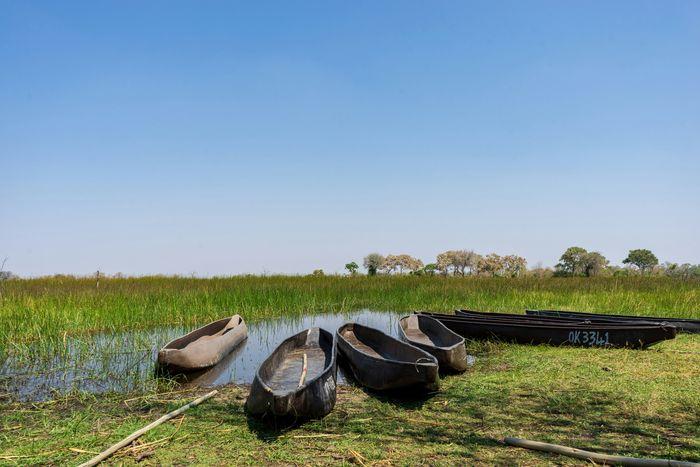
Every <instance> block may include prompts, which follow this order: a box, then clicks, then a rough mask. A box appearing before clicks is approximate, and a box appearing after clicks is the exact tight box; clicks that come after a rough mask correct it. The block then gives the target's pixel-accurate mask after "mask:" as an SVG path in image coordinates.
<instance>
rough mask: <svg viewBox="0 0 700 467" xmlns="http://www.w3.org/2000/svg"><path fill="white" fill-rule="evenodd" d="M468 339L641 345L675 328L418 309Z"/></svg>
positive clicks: (671, 333) (668, 334)
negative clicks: (429, 311)
mask: <svg viewBox="0 0 700 467" xmlns="http://www.w3.org/2000/svg"><path fill="white" fill-rule="evenodd" d="M422 314H424V315H427V316H430V317H432V318H434V319H437V320H438V321H440V322H441V323H442V324H444V325H445V326H446V327H448V328H449V329H450V330H452V331H454V332H455V333H457V334H459V335H460V336H462V337H466V338H470V339H489V338H495V339H498V340H503V341H511V342H517V343H521V344H551V345H573V346H583V347H629V348H645V347H648V346H650V345H652V344H655V343H657V342H660V341H663V340H666V339H673V338H674V337H675V336H676V328H675V327H673V326H671V325H668V324H664V323H653V322H649V323H647V322H640V323H632V322H626V321H624V322H623V321H620V322H610V321H596V320H595V319H588V318H585V319H581V318H570V317H543V316H536V315H517V314H508V313H487V312H478V311H468V310H459V311H457V312H456V313H455V314H454V315H446V314H439V313H422Z"/></svg>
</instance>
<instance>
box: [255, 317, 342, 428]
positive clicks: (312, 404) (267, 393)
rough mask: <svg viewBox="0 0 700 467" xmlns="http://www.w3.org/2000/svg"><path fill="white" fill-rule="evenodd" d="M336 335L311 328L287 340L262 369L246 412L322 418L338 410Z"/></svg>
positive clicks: (264, 363)
mask: <svg viewBox="0 0 700 467" xmlns="http://www.w3.org/2000/svg"><path fill="white" fill-rule="evenodd" d="M336 381H337V366H336V345H335V340H334V336H333V334H331V333H330V332H328V331H326V330H323V329H320V328H311V329H307V330H305V331H302V332H300V333H299V334H295V335H294V336H292V337H290V338H288V339H286V340H285V341H284V342H282V343H281V344H280V345H279V347H277V348H276V349H275V351H274V352H272V354H270V356H269V357H267V359H266V360H265V361H264V362H263V363H262V365H260V368H259V369H258V371H257V373H256V374H255V379H254V380H253V384H252V386H251V387H250V394H249V395H248V399H247V400H246V410H247V411H248V413H249V414H251V415H255V416H263V415H272V416H275V417H294V418H300V419H309V418H322V417H323V416H325V415H326V414H328V412H330V411H331V410H332V409H333V406H335V398H336Z"/></svg>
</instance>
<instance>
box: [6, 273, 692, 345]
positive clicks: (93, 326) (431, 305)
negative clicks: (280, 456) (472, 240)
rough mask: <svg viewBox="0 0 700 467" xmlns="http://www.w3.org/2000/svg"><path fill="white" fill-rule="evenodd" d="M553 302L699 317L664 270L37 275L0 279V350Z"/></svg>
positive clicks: (688, 295)
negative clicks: (197, 329) (163, 330)
mask: <svg viewBox="0 0 700 467" xmlns="http://www.w3.org/2000/svg"><path fill="white" fill-rule="evenodd" d="M456 307H469V308H473V309H481V310H493V311H512V312H522V310H523V309H525V308H557V309H572V310H581V311H598V312H616V313H626V314H645V313H653V314H657V315H660V316H678V317H687V318H700V281H697V280H693V281H681V280H677V279H672V278H664V277H621V278H523V279H501V278H483V277H466V278H455V277H447V278H445V277H416V276H377V277H366V276H357V277H343V276H324V277H311V276H308V277H301V276H267V277H261V276H236V277H228V278H214V279H193V278H176V277H143V278H125V279H101V280H100V285H99V288H98V287H96V284H95V281H94V279H87V278H71V277H58V278H42V279H27V280H11V281H6V282H4V283H0V349H2V348H3V347H7V346H11V345H20V344H22V343H28V342H34V344H35V345H36V344H39V345H41V343H42V342H57V341H60V340H61V339H64V338H65V336H72V335H78V334H81V333H90V332H95V331H119V330H130V329H142V328H148V327H153V326H162V325H182V326H187V327H190V326H195V325H197V324H201V323H205V322H208V321H210V320H213V319H215V318H219V317H221V316H223V315H226V314H227V313H233V312H237V313H241V314H242V315H243V316H244V317H245V318H246V319H247V320H248V321H251V322H253V321H256V320H258V319H263V318H274V317H280V316H298V315H303V314H308V313H323V312H343V311H353V310H358V309H362V308H370V309H375V310H396V311H410V310H418V309H423V310H432V311H441V310H450V309H454V308H456Z"/></svg>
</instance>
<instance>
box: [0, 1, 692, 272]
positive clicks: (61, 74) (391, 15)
mask: <svg viewBox="0 0 700 467" xmlns="http://www.w3.org/2000/svg"><path fill="white" fill-rule="evenodd" d="M2 12H3V13H2V14H1V15H0V174H1V178H0V225H2V228H0V257H5V256H7V257H9V260H8V262H7V268H8V269H10V270H12V271H14V272H16V273H19V274H22V275H39V274H51V273H57V272H68V273H77V274H85V273H89V272H92V271H95V270H96V269H98V268H99V269H100V270H103V271H107V272H109V273H113V272H117V271H121V272H123V273H129V274H148V273H181V274H190V273H197V274H199V275H214V274H233V273H248V272H250V273H261V272H270V273H272V272H283V273H307V272H310V271H311V270H313V269H316V268H323V269H324V270H326V271H340V270H342V268H343V265H344V264H345V263H346V262H348V261H350V260H356V261H358V262H360V261H361V259H362V257H363V256H364V255H365V254H367V253H369V252H372V251H379V252H382V253H409V254H413V255H415V256H417V257H420V258H421V259H423V260H424V261H426V262H428V261H430V260H431V259H432V258H434V257H435V255H436V254H437V253H439V252H441V251H444V250H447V249H456V248H466V249H474V250H475V251H477V252H480V253H489V252H492V251H495V252H498V253H501V254H510V253H517V254H520V255H523V256H525V257H526V258H527V259H528V261H529V263H530V265H535V264H537V263H538V262H542V263H543V264H544V265H552V264H554V263H555V262H556V260H557V259H558V257H559V255H561V253H562V251H563V250H564V249H565V248H566V247H568V246H571V245H579V246H583V247H585V248H588V249H593V250H598V251H601V252H602V253H603V254H605V255H606V256H607V257H608V258H610V259H611V260H612V261H613V262H619V261H621V260H622V259H623V258H624V256H625V254H626V252H627V250H629V249H631V248H650V249H652V250H653V251H654V252H655V253H656V254H657V256H659V258H660V259H661V260H662V261H664V260H669V261H681V262H694V263H700V241H699V240H698V238H700V212H699V211H700V210H699V209H698V206H699V205H700V184H699V183H698V178H699V177H698V176H699V175H700V53H699V52H698V51H699V50H700V3H698V2H696V1H686V2H679V1H670V2H643V1H629V2H626V1H616V2H578V3H574V2H560V1H551V2H515V1H514V2H408V1H406V2H370V1H367V2H327V1H323V2H247V3H243V2H240V3H238V2H100V1H89V2H77V1H76V2H65V3H63V2H35V1H22V2H9V1H7V2H2Z"/></svg>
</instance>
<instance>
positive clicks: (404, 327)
mask: <svg viewBox="0 0 700 467" xmlns="http://www.w3.org/2000/svg"><path fill="white" fill-rule="evenodd" d="M416 328H418V329H421V328H422V329H423V331H424V332H426V333H429V334H430V335H432V336H434V340H440V341H441V342H439V344H441V345H436V343H435V342H434V343H433V344H432V345H431V344H429V343H426V342H425V341H424V340H423V339H416V338H415V337H413V332H412V331H415V330H416ZM399 335H400V337H401V339H403V340H404V341H406V342H408V343H409V344H411V345H414V346H416V347H418V348H419V349H421V350H424V351H426V352H428V353H429V354H431V355H432V356H434V357H435V358H437V360H438V365H439V366H440V370H442V371H449V372H457V373H460V372H463V371H465V370H466V369H467V367H468V365H467V349H466V347H465V346H464V338H463V337H462V336H460V335H459V334H456V333H455V332H453V331H451V330H450V329H449V328H448V327H447V326H445V325H444V324H442V323H441V322H440V321H438V320H436V319H433V318H431V317H429V316H424V315H417V314H414V315H409V316H405V317H403V318H401V320H400V321H399Z"/></svg>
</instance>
